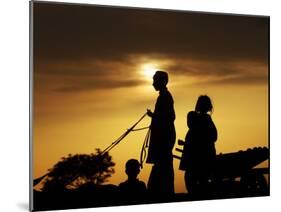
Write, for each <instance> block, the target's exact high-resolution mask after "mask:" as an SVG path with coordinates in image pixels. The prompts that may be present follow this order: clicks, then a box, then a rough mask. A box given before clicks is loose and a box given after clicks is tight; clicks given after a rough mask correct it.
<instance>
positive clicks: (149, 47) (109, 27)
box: [34, 2, 269, 61]
mask: <svg viewBox="0 0 281 212" xmlns="http://www.w3.org/2000/svg"><path fill="white" fill-rule="evenodd" d="M34 8H35V9H34V53H35V58H36V60H38V61H42V60H55V61H56V60H65V59H66V60H73V59H77V58H82V59H93V58H94V59H104V60H107V59H110V60H122V59H123V60H124V59H126V58H127V57H128V55H134V54H142V55H144V54H148V55H150V54H161V55H165V56H168V57H181V58H186V57H192V58H204V59H207V58H208V59H213V58H216V59H243V58H248V59H252V60H264V59H265V58H267V57H268V48H269V46H268V39H269V37H268V26H269V18H267V17H257V16H234V15H222V14H208V13H194V12H174V11H163V10H154V11H153V10H144V9H130V10H129V9H127V8H116V7H94V6H79V5H67V4H55V3H47V4H46V3H43V2H39V3H35V7H34Z"/></svg>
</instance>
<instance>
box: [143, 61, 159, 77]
mask: <svg viewBox="0 0 281 212" xmlns="http://www.w3.org/2000/svg"><path fill="white" fill-rule="evenodd" d="M156 71H157V66H156V65H155V64H151V63H147V64H144V65H143V67H142V74H143V75H144V76H145V77H146V79H147V80H151V79H152V77H153V75H154V74H155V72H156Z"/></svg>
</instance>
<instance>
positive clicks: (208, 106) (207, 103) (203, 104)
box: [195, 95, 213, 113]
mask: <svg viewBox="0 0 281 212" xmlns="http://www.w3.org/2000/svg"><path fill="white" fill-rule="evenodd" d="M195 111H196V112H199V113H208V112H212V111H213V105H212V101H211V99H210V97H208V96H207V95H201V96H199V98H198V100H197V103H196V106H195Z"/></svg>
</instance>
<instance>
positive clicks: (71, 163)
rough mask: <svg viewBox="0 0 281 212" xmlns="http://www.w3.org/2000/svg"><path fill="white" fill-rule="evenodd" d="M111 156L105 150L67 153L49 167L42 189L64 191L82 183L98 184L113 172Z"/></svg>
mask: <svg viewBox="0 0 281 212" xmlns="http://www.w3.org/2000/svg"><path fill="white" fill-rule="evenodd" d="M114 165H115V163H114V162H112V157H111V156H110V155H109V154H108V153H107V152H106V153H104V154H101V150H100V149H96V153H95V154H75V155H71V154H69V155H68V156H67V157H62V159H61V161H59V162H58V163H57V164H55V165H54V167H53V168H51V169H49V174H48V178H47V179H45V180H44V181H43V188H42V191H44V192H48V191H64V190H66V189H77V188H79V187H81V186H82V185H84V184H87V183H92V184H96V185H100V184H102V183H104V182H106V180H107V178H109V177H110V176H111V175H112V174H113V173H114V168H113V167H114Z"/></svg>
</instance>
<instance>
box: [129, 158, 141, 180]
mask: <svg viewBox="0 0 281 212" xmlns="http://www.w3.org/2000/svg"><path fill="white" fill-rule="evenodd" d="M139 173H140V164H139V162H138V160H136V159H130V160H128V161H127V163H126V174H127V175H128V178H130V179H135V178H137V176H138V174H139Z"/></svg>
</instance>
